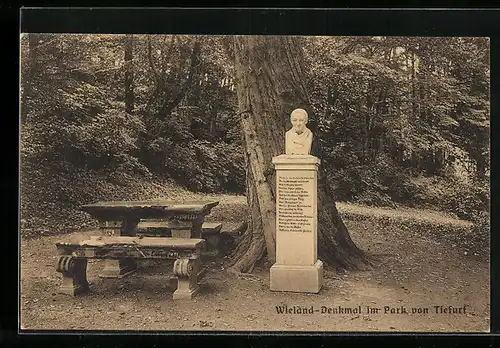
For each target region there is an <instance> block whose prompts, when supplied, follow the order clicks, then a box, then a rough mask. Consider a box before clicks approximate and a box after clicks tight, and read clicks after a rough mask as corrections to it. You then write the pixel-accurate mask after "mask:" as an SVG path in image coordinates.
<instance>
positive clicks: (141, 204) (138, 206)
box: [81, 200, 219, 220]
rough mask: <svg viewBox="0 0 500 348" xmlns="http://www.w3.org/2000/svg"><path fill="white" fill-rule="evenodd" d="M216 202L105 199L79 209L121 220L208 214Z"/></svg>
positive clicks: (107, 218) (105, 218)
mask: <svg viewBox="0 0 500 348" xmlns="http://www.w3.org/2000/svg"><path fill="white" fill-rule="evenodd" d="M218 204H219V202H218V201H208V202H202V201H194V202H193V201H189V202H178V201H177V202H176V201H168V200H164V201H163V200H157V201H107V202H97V203H92V204H86V205H83V206H82V207H81V209H82V210H83V211H85V212H87V213H89V214H90V215H92V216H93V217H94V218H97V219H104V220H112V219H118V220H122V219H134V218H163V217H169V216H173V215H175V214H193V215H208V214H209V213H210V210H211V209H212V208H213V207H215V206H217V205H218Z"/></svg>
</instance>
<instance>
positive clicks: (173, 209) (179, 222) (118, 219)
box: [81, 200, 219, 278]
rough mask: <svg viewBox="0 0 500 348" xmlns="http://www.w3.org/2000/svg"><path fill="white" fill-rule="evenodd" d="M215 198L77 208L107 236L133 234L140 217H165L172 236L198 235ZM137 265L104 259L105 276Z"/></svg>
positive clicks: (124, 272)
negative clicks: (206, 200) (90, 217)
mask: <svg viewBox="0 0 500 348" xmlns="http://www.w3.org/2000/svg"><path fill="white" fill-rule="evenodd" d="M218 204H219V202H218V201H210V202H199V201H195V202H193V201H190V202H175V201H160V200H158V201H108V202H97V203H93V204H87V205H84V206H82V207H81V209H82V210H83V211H85V212H87V213H89V214H90V215H91V216H92V217H93V218H95V219H97V220H98V221H99V228H100V230H101V233H102V234H103V235H107V236H134V235H136V228H137V224H138V223H139V222H140V220H141V219H162V220H167V221H168V222H169V224H170V226H171V230H172V237H174V238H176V237H178V238H201V232H202V225H203V222H204V220H205V216H207V215H208V214H210V212H211V210H212V208H213V207H215V206H217V205H218ZM136 268H137V264H136V262H135V261H134V260H132V259H120V260H106V264H105V267H104V269H103V271H102V272H101V273H100V274H99V276H101V277H105V278H122V277H124V276H126V275H128V274H130V273H132V272H134V271H135V270H136Z"/></svg>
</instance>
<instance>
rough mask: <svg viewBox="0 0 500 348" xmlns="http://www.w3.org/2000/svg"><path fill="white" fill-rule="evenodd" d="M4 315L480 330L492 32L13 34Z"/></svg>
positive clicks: (55, 324) (153, 327)
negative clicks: (12, 298) (15, 289)
mask: <svg viewBox="0 0 500 348" xmlns="http://www.w3.org/2000/svg"><path fill="white" fill-rule="evenodd" d="M19 103H20V115H19V117H20V121H19V124H20V145H19V156H20V159H19V160H20V167H19V168H20V232H19V233H20V239H19V240H20V266H19V267H20V285H19V286H20V290H19V295H20V298H19V305H20V308H19V316H20V329H21V330H29V331H39V330H44V331H46V330H50V331H64V332H71V331H75V330H78V331H89V332H95V331H103V330H104V331H109V330H113V331H140V332H144V331H161V332H172V331H185V332H186V333H187V332H200V331H202V332H206V331H213V332H242V331H244V332H262V331H266V332H277V333H281V332H312V333H318V332H429V333H436V332H477V333H487V332H490V39H489V38H488V37H473V36H468V37H465V36H464V37H459V36H442V37H439V36H291V35H279V36H277V35H276V36H273V35H185V34H182V35H181V34H175V35H170V34H142V33H141V34H139V33H138V34H74V33H71V34H70V33H53V34H51V33H22V34H21V37H20V100H19Z"/></svg>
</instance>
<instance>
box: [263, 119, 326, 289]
mask: <svg viewBox="0 0 500 348" xmlns="http://www.w3.org/2000/svg"><path fill="white" fill-rule="evenodd" d="M307 118H308V115H307V112H306V111H305V110H303V109H295V110H294V111H293V112H292V113H291V115H290V121H291V123H292V129H290V130H289V131H288V132H286V134H285V154H284V155H279V156H276V157H273V159H272V162H273V164H274V167H275V169H276V263H275V264H274V265H273V266H272V267H271V290H273V291H293V292H310V293H318V292H319V291H320V289H321V287H322V285H323V262H321V260H318V251H317V250H318V226H317V195H318V193H317V191H318V185H317V178H318V166H319V164H320V160H319V159H318V158H317V157H315V156H312V155H310V152H311V144H312V138H313V134H312V132H311V130H309V129H308V128H307V127H306V124H307Z"/></svg>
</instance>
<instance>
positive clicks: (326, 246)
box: [230, 36, 371, 272]
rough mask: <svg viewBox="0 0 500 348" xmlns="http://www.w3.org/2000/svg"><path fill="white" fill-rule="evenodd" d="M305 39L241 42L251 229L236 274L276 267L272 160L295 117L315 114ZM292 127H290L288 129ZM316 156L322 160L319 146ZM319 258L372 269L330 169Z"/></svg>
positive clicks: (322, 184) (236, 255)
mask: <svg viewBox="0 0 500 348" xmlns="http://www.w3.org/2000/svg"><path fill="white" fill-rule="evenodd" d="M299 40H300V39H299V38H294V37H285V36H281V37H273V36H236V37H235V38H234V58H235V73H236V90H237V95H238V108H239V115H240V117H241V126H242V141H243V145H244V152H245V161H246V168H247V201H248V205H249V210H248V228H247V230H246V232H245V233H244V234H243V236H242V237H241V240H240V242H239V245H238V247H237V248H236V249H235V250H234V252H233V254H232V259H231V262H230V269H231V270H232V271H235V272H251V271H252V270H253V267H254V266H255V264H256V262H257V261H259V260H260V259H261V258H262V257H263V256H264V255H267V258H268V261H269V262H271V263H274V262H275V250H276V230H275V228H276V225H275V222H276V207H275V189H276V187H275V186H276V182H275V180H276V176H275V171H274V167H273V165H272V162H271V160H272V157H274V156H277V155H280V154H283V153H284V148H285V146H284V139H285V131H286V129H287V128H289V115H290V113H291V111H292V110H293V109H295V108H298V107H301V108H304V109H306V110H307V111H308V112H309V113H310V118H312V116H313V115H312V110H311V107H310V101H309V96H308V93H307V90H306V88H305V85H304V81H305V79H304V76H305V73H304V67H303V66H302V53H301V52H302V51H301V50H302V47H301V45H300V41H299ZM287 125H288V127H287ZM313 144H314V146H315V148H316V149H317V150H313V153H312V154H314V155H316V156H318V157H320V158H321V150H320V148H319V146H318V142H314V141H313ZM318 177H319V178H318V191H319V192H318V225H319V227H318V253H319V257H320V259H321V260H322V261H323V262H324V263H326V264H330V265H337V266H339V267H342V268H349V269H352V268H359V269H361V268H365V267H366V266H369V265H371V261H370V260H369V258H368V257H367V255H366V254H365V253H364V252H363V251H361V250H360V249H359V248H358V247H357V246H356V245H355V244H354V242H353V241H352V240H351V238H350V236H349V233H348V231H347V228H346V227H345V225H344V223H343V222H342V219H341V217H340V215H339V213H338V211H337V209H336V206H335V202H334V200H333V195H332V192H331V191H330V189H329V187H328V184H327V180H326V171H325V168H323V167H321V166H320V172H319V175H318Z"/></svg>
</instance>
